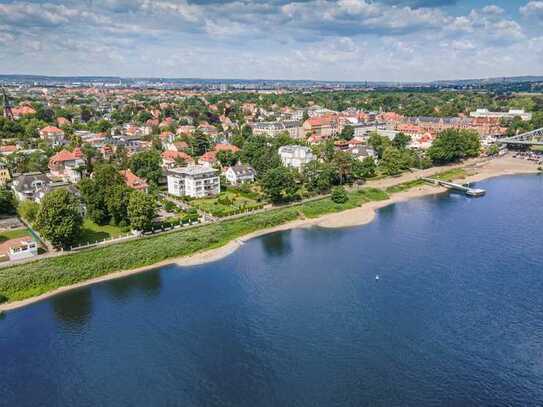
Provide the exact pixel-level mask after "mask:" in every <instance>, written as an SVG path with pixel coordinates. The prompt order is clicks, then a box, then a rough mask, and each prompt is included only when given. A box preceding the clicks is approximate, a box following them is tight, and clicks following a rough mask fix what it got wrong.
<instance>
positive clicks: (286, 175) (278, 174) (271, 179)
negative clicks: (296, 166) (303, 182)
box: [262, 166, 298, 203]
mask: <svg viewBox="0 0 543 407" xmlns="http://www.w3.org/2000/svg"><path fill="white" fill-rule="evenodd" d="M262 188H263V190H264V192H265V193H266V194H268V196H269V197H270V199H271V201H272V202H273V203H280V202H288V201H290V200H291V199H292V198H293V197H294V196H295V194H296V191H297V190H298V186H297V185H296V178H295V177H294V174H293V173H292V170H290V169H288V168H285V167H283V166H280V167H277V168H273V169H271V170H269V171H268V172H267V173H266V175H265V176H264V178H263V179H262Z"/></svg>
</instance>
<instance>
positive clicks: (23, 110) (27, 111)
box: [11, 105, 36, 120]
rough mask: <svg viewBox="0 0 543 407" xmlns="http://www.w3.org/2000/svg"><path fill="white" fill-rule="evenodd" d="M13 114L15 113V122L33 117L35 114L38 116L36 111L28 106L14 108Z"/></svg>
mask: <svg viewBox="0 0 543 407" xmlns="http://www.w3.org/2000/svg"><path fill="white" fill-rule="evenodd" d="M11 112H12V113H13V118H14V119H15V120H19V119H21V118H23V117H25V116H32V115H33V114H36V110H35V109H34V108H33V107H31V106H27V105H22V106H17V107H13V108H12V109H11Z"/></svg>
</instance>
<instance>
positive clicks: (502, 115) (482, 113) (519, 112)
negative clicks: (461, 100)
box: [469, 109, 532, 122]
mask: <svg viewBox="0 0 543 407" xmlns="http://www.w3.org/2000/svg"><path fill="white" fill-rule="evenodd" d="M469 115H470V117H473V118H480V117H484V118H496V119H508V120H511V119H514V118H515V117H520V118H521V119H522V120H523V121H525V122H527V121H530V120H532V113H528V112H525V111H524V109H510V110H509V111H508V112H491V111H489V110H488V109H477V110H476V111H474V112H471V113H470V114H469Z"/></svg>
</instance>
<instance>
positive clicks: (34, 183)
mask: <svg viewBox="0 0 543 407" xmlns="http://www.w3.org/2000/svg"><path fill="white" fill-rule="evenodd" d="M51 183H52V181H51V179H50V178H49V177H48V176H46V175H44V174H41V173H29V174H23V175H19V176H18V177H16V178H14V179H13V182H12V184H11V189H12V190H13V192H14V193H15V196H16V197H17V199H18V200H19V201H25V200H30V201H38V200H39V199H38V192H40V191H43V190H45V189H46V188H47V187H48V186H49V185H50V184H51Z"/></svg>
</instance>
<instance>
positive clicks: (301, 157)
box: [278, 145, 315, 169]
mask: <svg viewBox="0 0 543 407" xmlns="http://www.w3.org/2000/svg"><path fill="white" fill-rule="evenodd" d="M278 152H279V157H281V162H282V163H283V165H285V166H287V167H294V168H296V169H301V168H302V167H303V166H304V165H306V164H308V163H310V162H311V161H313V160H314V159H315V156H314V155H313V152H312V151H311V149H310V148H309V147H305V146H296V145H292V146H282V147H279V151H278Z"/></svg>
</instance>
